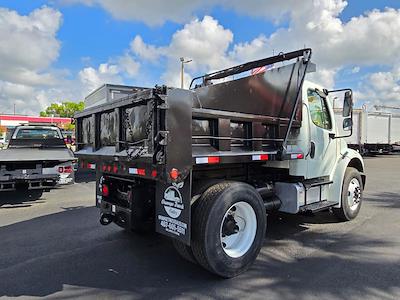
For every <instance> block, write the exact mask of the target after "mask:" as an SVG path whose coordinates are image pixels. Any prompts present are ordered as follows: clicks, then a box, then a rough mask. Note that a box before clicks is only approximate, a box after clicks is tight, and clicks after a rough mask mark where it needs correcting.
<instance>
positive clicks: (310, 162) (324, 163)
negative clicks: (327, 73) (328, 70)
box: [306, 88, 337, 178]
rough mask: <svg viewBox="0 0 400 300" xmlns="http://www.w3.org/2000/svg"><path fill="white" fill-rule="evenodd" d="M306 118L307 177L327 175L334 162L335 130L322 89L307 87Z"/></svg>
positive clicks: (331, 113) (331, 111) (331, 114)
mask: <svg viewBox="0 0 400 300" xmlns="http://www.w3.org/2000/svg"><path fill="white" fill-rule="evenodd" d="M306 93H307V100H308V118H309V122H308V123H309V133H310V140H309V142H310V145H309V149H310V150H309V153H308V155H307V156H306V160H307V178H316V177H322V176H329V175H330V174H331V172H332V170H333V168H334V166H335V163H336V151H337V149H336V147H337V143H336V140H335V139H334V138H333V137H334V135H335V132H336V129H335V128H334V127H335V126H334V125H335V123H334V116H333V110H332V109H331V106H330V105H329V102H328V99H327V97H326V96H325V94H324V93H323V92H322V90H318V89H316V88H308V89H307V91H306Z"/></svg>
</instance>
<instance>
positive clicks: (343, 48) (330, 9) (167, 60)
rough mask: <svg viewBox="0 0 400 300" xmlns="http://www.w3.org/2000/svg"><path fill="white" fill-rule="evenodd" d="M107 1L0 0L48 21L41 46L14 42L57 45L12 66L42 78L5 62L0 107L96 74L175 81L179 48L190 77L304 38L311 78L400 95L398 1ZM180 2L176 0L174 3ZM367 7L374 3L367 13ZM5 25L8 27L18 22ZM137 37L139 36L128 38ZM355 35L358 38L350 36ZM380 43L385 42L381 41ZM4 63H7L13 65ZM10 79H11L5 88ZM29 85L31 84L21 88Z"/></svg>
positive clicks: (79, 90) (59, 92)
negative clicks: (313, 70)
mask: <svg viewBox="0 0 400 300" xmlns="http://www.w3.org/2000/svg"><path fill="white" fill-rule="evenodd" d="M109 2H110V1H108V0H53V1H38V0H33V1H32V0H31V1H22V0H21V1H19V0H0V7H1V8H3V11H2V13H3V15H4V16H5V17H4V20H5V22H7V19H9V18H7V14H10V13H11V12H15V13H16V14H17V15H18V17H19V18H21V20H20V22H22V20H23V16H27V17H28V22H32V24H34V23H35V22H42V23H43V24H45V26H42V27H40V26H39V27H40V29H39V31H40V30H43V31H45V32H44V33H43V32H42V33H40V32H37V34H38V36H42V34H44V35H47V36H46V37H45V39H46V41H45V42H43V45H42V46H41V45H39V44H38V43H37V42H35V40H33V39H32V41H29V40H26V45H25V44H21V43H25V42H22V41H23V40H24V39H22V38H21V39H20V40H16V41H15V45H20V46H21V47H26V49H29V48H30V46H29V43H33V45H34V47H39V49H41V51H43V53H46V51H48V47H49V46H48V45H50V46H51V47H53V48H54V49H53V48H52V49H53V50H54V51H53V52H52V53H51V54H49V55H47V56H45V57H41V56H40V55H42V56H43V53H41V54H38V57H33V60H34V59H37V60H38V62H37V65H35V66H33V67H32V66H30V64H29V62H25V64H26V65H24V64H21V67H20V68H18V70H21V69H24V70H25V69H27V70H28V71H29V72H32V74H34V75H35V76H36V75H37V76H38V81H39V82H35V83H34V84H32V83H31V82H29V80H26V79H21V78H19V77H18V76H17V75H18V74H17V75H15V76H11V75H10V74H6V73H5V72H6V71H4V72H3V73H4V74H2V73H1V72H0V112H2V111H5V112H6V111H8V110H10V109H11V103H15V102H16V103H17V104H18V105H19V106H20V107H21V108H24V109H23V110H24V112H25V113H36V112H37V111H38V110H39V109H40V108H42V107H43V106H45V105H46V104H48V103H50V102H54V101H62V100H67V98H68V100H69V99H71V100H80V98H82V97H83V96H84V95H85V93H88V91H89V90H90V89H93V88H94V86H96V85H98V84H100V83H101V81H102V80H115V81H116V82H118V83H126V84H137V85H154V84H156V83H167V84H169V85H176V82H177V78H176V75H177V73H178V68H179V57H180V56H181V55H184V56H186V57H190V58H192V59H193V61H194V63H193V64H191V66H188V68H187V74H186V79H187V80H189V79H190V78H191V77H193V76H195V75H199V74H201V73H202V72H206V71H211V70H215V69H218V68H222V67H226V66H229V64H234V63H241V62H244V61H246V60H250V59H256V58H262V57H263V56H268V55H270V54H272V51H277V52H279V51H290V50H294V48H296V47H298V48H299V47H302V46H304V45H306V46H311V47H313V49H314V53H315V60H316V63H317V65H318V71H319V72H320V73H318V74H316V75H314V77H313V78H312V79H314V80H317V81H320V82H321V83H323V84H324V85H327V86H329V87H334V86H336V87H344V86H345V87H347V86H350V87H352V88H354V89H355V90H356V91H357V92H358V95H359V97H360V102H359V103H370V104H371V105H372V103H375V102H381V103H390V104H393V103H395V104H396V103H398V102H399V101H400V96H399V97H397V98H396V96H395V93H396V91H398V88H399V80H400V71H399V70H400V63H399V58H395V57H393V56H394V55H393V53H396V51H400V42H398V41H397V40H398V38H396V37H395V36H396V35H399V34H398V32H399V31H397V29H399V30H400V25H399V24H398V23H399V22H396V18H397V19H398V18H399V17H400V12H399V8H400V3H399V2H400V1H394V0H387V1H361V0H359V1H358V0H357V1H347V2H345V1H341V0H322V1H311V0H310V1H304V2H303V1H297V2H296V1H293V0H288V1H285V0H281V1H275V0H272V1H265V2H269V3H263V2H259V1H251V0H249V1H246V5H245V6H243V4H241V3H240V1H231V2H230V1H213V0H209V1H198V0H194V1H192V3H191V4H188V3H185V4H181V3H180V2H179V1H176V0H174V1H170V2H169V5H168V6H166V7H161V8H160V10H159V11H155V12H154V9H153V8H154V7H155V6H154V5H157V6H163V5H165V4H160V3H162V2H163V1H160V0H156V1H151V0H148V1H143V0H138V1H124V0H115V1H114V3H115V5H114V6H112V7H110V5H108V4H107V3H109ZM152 2H153V3H152ZM299 2H302V3H301V4H299ZM132 3H133V4H132ZM204 3H206V4H204ZM242 3H243V1H242ZM257 3H258V4H257ZM260 3H261V4H260ZM182 6H184V7H183V9H181V10H179V9H177V8H179V7H182ZM44 8H46V9H47V10H46V11H45V10H44ZM374 10H375V13H371V11H374ZM34 11H39V14H40V17H38V18H39V19H40V20H39V21H37V20H36V19H35V18H36V17H35V16H33V12H34ZM135 11H140V12H139V13H135ZM169 11H174V13H170V12H169ZM323 13H324V14H325V15H324V17H323V18H322V17H321V16H320V15H322V14H323ZM205 16H207V17H206V18H205ZM0 18H1V15H0ZM352 18H353V19H352ZM196 19H197V20H196ZM46 20H53V21H52V22H53V23H51V25H49V24H50V23H46V22H47V21H46ZM57 20H58V21H59V23H57ZM153 20H154V21H153ZM376 24H377V25H376ZM7 26H10V28H11V29H15V27H16V26H19V25H18V24H7ZM46 26H50V27H51V26H52V29H53V31H51V32H46V29H45V28H46ZM396 26H399V28H397V27H396ZM0 30H1V29H0ZM34 30H35V31H36V30H37V28H36V27H35V29H34ZM379 30H383V31H384V32H383V33H381V32H379ZM27 34H28V33H27ZM363 34H365V37H363ZM382 36H385V38H386V40H385V39H383V38H382ZM135 37H136V38H137V39H136V43H135V45H136V46H135V47H133V46H132V43H133V40H134V39H135ZM323 37H326V39H325V38H323ZM362 37H363V38H362ZM0 39H4V40H0V42H1V43H7V41H6V40H8V39H12V37H9V36H6V34H3V35H2V34H1V32H0ZM182 39H183V40H182ZM185 39H186V40H185ZM196 39H202V40H200V41H198V40H196ZM358 39H359V41H358V42H357V44H356V43H355V42H354V41H355V40H358ZM338 40H339V42H338ZM374 40H376V41H377V43H384V44H382V45H381V47H377V45H373V43H374ZM392 40H396V42H395V43H393V41H392ZM187 41H189V42H187ZM202 41H204V49H198V48H199V47H197V46H196V45H202ZM46 43H49V44H46ZM190 43H193V45H190ZM199 43H200V44H199ZM207 43H209V44H207ZM330 43H331V46H330ZM40 47H42V48H40ZM347 47H348V48H347ZM358 47H360V48H359V49H358ZM384 47H389V48H390V49H388V50H385V49H381V48H384ZM397 47H399V48H397ZM149 48H151V49H153V52H151V53H152V54H153V55H152V56H150V57H149V55H147V54H146V53H150V52H149V51H148V49H149ZM200 48H202V46H200ZM360 49H361V50H360ZM357 51H358V53H357ZM3 52H4V53H2V52H1V51H0V60H1V59H3V60H8V61H10V59H11V60H13V59H14V58H13V57H11V56H12V55H13V53H12V51H8V52H7V51H3ZM207 52H209V53H207ZM35 53H36V52H35ZM397 53H400V52H397ZM211 54H212V55H211ZM2 55H3V57H2ZM27 55H28V56H29V53H28V54H27ZM32 55H34V54H32ZM208 56H210V57H208ZM44 58H47V59H48V62H47V63H46V62H40V59H44ZM15 61H20V59H15ZM126 62H127V63H126ZM0 64H1V63H0ZM128 64H129V66H130V67H129V68H128V67H127V66H128ZM0 67H1V65H0ZM7 67H8V68H10V72H11V70H13V68H14V67H15V65H14V66H12V67H10V66H7ZM15 68H16V67H15ZM398 73H399V74H398ZM178 75H179V74H178ZM21 76H22V75H21ZM41 78H43V80H42V82H41V81H40V80H41ZM48 78H51V80H50V79H48ZM50 81H51V82H52V83H50ZM53 81H54V82H53ZM380 81H384V82H385V84H386V83H387V84H388V88H389V89H390V92H388V95H381V92H382V91H380V90H379V87H380V86H382V84H381V83H380ZM377 82H379V84H377ZM10 87H13V89H12V90H13V92H11V93H10V92H9V90H10ZM17 90H20V91H21V92H16V91H17ZM28 90H29V91H30V92H31V93H32V94H31V95H24V92H26V94H27V91H28ZM378 95H379V97H380V99H377V98H378ZM28 97H29V99H28ZM35 101H36V102H35ZM396 101H397V102H396ZM24 103H25V104H26V105H24ZM35 104H36V105H35ZM2 106H3V108H1V107H2Z"/></svg>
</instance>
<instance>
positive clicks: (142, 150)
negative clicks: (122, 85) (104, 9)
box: [75, 49, 365, 277]
mask: <svg viewBox="0 0 400 300" xmlns="http://www.w3.org/2000/svg"><path fill="white" fill-rule="evenodd" d="M310 58H311V49H302V50H298V51H294V52H290V53H285V54H282V53H281V54H279V55H277V56H274V57H270V58H266V59H262V60H258V61H254V62H249V63H245V64H242V65H239V66H236V67H232V68H229V69H226V70H222V71H218V72H215V73H211V74H206V75H204V76H201V77H198V78H195V79H194V81H193V82H192V83H196V82H199V81H200V84H198V85H195V86H194V87H193V88H192V89H189V90H184V89H177V88H167V87H165V86H161V87H159V86H156V87H155V88H137V87H135V88H134V89H135V91H133V92H132V93H131V94H129V95H127V96H126V97H122V98H120V99H118V100H112V99H106V100H104V99H103V100H102V104H100V105H93V101H92V99H89V100H91V107H90V108H89V109H86V110H84V111H83V112H80V113H78V114H76V116H75V117H76V124H77V127H76V128H77V132H76V139H77V151H76V153H75V155H76V156H77V157H79V159H80V164H81V165H80V167H83V168H90V169H94V170H96V178H97V181H96V206H97V207H98V208H99V209H100V211H101V216H100V222H101V224H103V225H108V224H110V223H112V222H114V223H116V224H117V225H119V226H121V227H123V228H125V229H128V230H134V231H146V230H154V229H155V230H156V231H157V232H159V233H161V234H163V235H166V236H168V237H170V238H172V239H173V241H174V245H175V248H176V249H177V251H178V252H179V253H180V254H181V255H182V256H183V257H184V258H186V259H188V260H190V261H192V262H197V263H199V264H200V265H202V266H203V267H204V268H206V269H208V270H209V271H211V272H213V273H215V274H218V275H219V276H222V277H233V276H236V275H238V274H240V273H241V272H243V271H245V270H246V269H247V268H248V267H249V266H250V265H251V264H252V263H253V261H254V260H255V258H256V257H257V254H258V252H259V251H260V248H261V246H262V243H263V238H264V235H265V230H266V217H267V214H266V211H271V210H280V211H283V212H287V213H299V212H306V211H312V212H317V211H320V210H324V209H333V210H334V211H335V212H336V213H337V215H338V216H339V217H341V218H342V219H346V220H350V219H352V218H354V217H355V216H356V215H357V214H358V211H359V208H360V204H361V199H362V189H363V186H364V184H365V176H364V174H363V172H364V167H363V162H362V159H361V157H360V156H359V154H358V153H357V152H355V151H352V150H350V149H347V147H345V146H344V144H343V143H341V140H342V139H341V138H342V137H340V136H338V134H337V131H336V124H335V122H334V115H333V109H332V107H331V106H330V103H329V102H328V101H327V100H326V96H327V94H328V91H327V90H325V89H323V88H322V87H320V86H318V85H314V84H312V83H310V82H306V81H305V76H306V73H307V72H308V71H310V70H311V69H312V68H310V66H312V64H311V62H310ZM278 63H282V66H279V67H275V68H272V69H270V70H268V71H267V72H265V73H261V74H256V75H251V76H245V77H241V78H238V79H235V80H230V81H223V80H226V79H227V78H230V77H231V76H234V75H236V74H243V72H247V71H250V70H252V69H254V68H257V67H260V66H265V65H273V64H278ZM284 63H285V64H284ZM221 81H222V82H221ZM104 88H107V85H105V86H104ZM99 92H100V91H99ZM335 92H343V91H342V90H340V91H331V93H335ZM345 92H346V93H345V107H346V113H345V114H344V115H345V117H346V119H345V120H346V121H345V122H344V125H345V127H346V128H347V130H350V129H351V125H352V119H351V107H352V94H351V90H345ZM101 93H102V94H107V93H106V92H104V91H101ZM93 96H94V97H95V96H96V95H95V94H94V95H93ZM310 118H311V119H310ZM327 118H328V119H329V120H328V119H327ZM328 123H329V124H328ZM316 124H318V125H317V126H315V125H316ZM328 125H329V126H328ZM342 150H345V152H343V153H342ZM339 153H340V154H339ZM342 188H343V189H346V190H347V189H349V195H351V197H350V198H351V199H350V198H347V196H346V197H345V196H341V195H342ZM346 195H347V192H346ZM350 204H351V205H350Z"/></svg>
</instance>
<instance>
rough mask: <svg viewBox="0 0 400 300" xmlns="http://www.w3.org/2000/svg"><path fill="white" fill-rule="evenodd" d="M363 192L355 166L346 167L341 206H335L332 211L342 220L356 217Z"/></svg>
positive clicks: (360, 179)
mask: <svg viewBox="0 0 400 300" xmlns="http://www.w3.org/2000/svg"><path fill="white" fill-rule="evenodd" d="M362 194H363V182H362V178H361V175H360V172H358V170H357V169H355V168H351V167H349V168H347V169H346V172H345V175H344V179H343V187H342V195H341V207H340V208H335V209H334V210H333V212H334V213H335V215H336V216H337V217H338V218H339V219H340V220H342V221H350V220H352V219H354V218H355V217H357V215H358V213H359V212H360V208H361V202H362Z"/></svg>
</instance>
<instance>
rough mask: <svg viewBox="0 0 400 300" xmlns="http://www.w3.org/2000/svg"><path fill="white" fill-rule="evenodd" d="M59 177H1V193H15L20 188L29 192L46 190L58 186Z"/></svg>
mask: <svg viewBox="0 0 400 300" xmlns="http://www.w3.org/2000/svg"><path fill="white" fill-rule="evenodd" d="M57 182H58V176H54V175H28V176H25V177H24V176H0V192H6V191H15V190H16V189H18V188H19V187H24V188H26V189H28V190H45V189H51V188H54V187H55V186H56V185H57Z"/></svg>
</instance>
